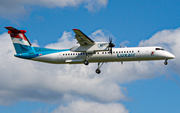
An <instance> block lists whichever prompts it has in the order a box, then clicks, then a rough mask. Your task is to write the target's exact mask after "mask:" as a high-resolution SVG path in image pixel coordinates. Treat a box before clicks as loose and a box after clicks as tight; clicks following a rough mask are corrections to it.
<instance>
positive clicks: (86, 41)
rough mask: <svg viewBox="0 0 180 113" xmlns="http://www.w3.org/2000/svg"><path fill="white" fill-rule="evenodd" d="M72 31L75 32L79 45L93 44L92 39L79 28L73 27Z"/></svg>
mask: <svg viewBox="0 0 180 113" xmlns="http://www.w3.org/2000/svg"><path fill="white" fill-rule="evenodd" d="M73 31H74V32H75V33H76V35H75V37H76V39H77V41H78V42H79V44H80V45H81V46H84V45H93V44H95V42H94V41H93V40H92V39H90V38H89V37H88V36H86V35H85V34H84V33H83V32H81V31H80V30H79V29H73Z"/></svg>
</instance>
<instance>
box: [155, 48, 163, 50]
mask: <svg viewBox="0 0 180 113" xmlns="http://www.w3.org/2000/svg"><path fill="white" fill-rule="evenodd" d="M156 50H163V51H164V49H163V48H156Z"/></svg>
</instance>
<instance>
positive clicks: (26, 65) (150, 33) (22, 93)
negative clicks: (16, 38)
mask: <svg viewBox="0 0 180 113" xmlns="http://www.w3.org/2000/svg"><path fill="white" fill-rule="evenodd" d="M179 4H180V1H178V0H171V1H168V0H158V1H157V0H151V1H144V0H139V1H136V0H129V1H122V0H118V1H115V0H114V1H112V0H111V1H110V0H84V1H83V0H79V1H77V0H54V1H53V2H48V1H46V0H40V1H38V2H37V1H36V0H26V1H22V0H17V1H13V2H12V1H11V2H9V1H8V0H6V1H5V0H2V1H0V25H1V27H0V31H1V32H0V39H1V41H0V47H1V49H0V51H1V53H0V54H1V56H2V57H1V59H0V63H1V64H2V65H1V66H0V79H1V80H0V83H1V86H0V111H1V112H6V113H7V112H29V113H31V112H35V113H39V112H40V113H41V112H43V113H44V112H63V113H64V112H66V113H68V112H69V113H72V111H73V112H75V113H76V112H77V111H78V110H79V111H81V112H84V111H83V110H85V111H87V110H88V111H89V112H104V113H105V112H107V113H108V110H111V112H113V110H114V112H117V111H118V112H123V113H128V112H133V113H144V112H146V113H152V112H154V113H159V112H163V113H169V112H173V113H178V112H179V110H180V108H179V105H180V102H179V101H180V97H179V94H180V78H179V75H180V71H179V69H178V67H179V66H180V64H179V63H178V62H179V61H180V55H178V53H179V52H180V49H179V47H180V46H179V45H180V39H179V36H180V28H179V26H180V21H179V20H180V13H179V12H180V8H179ZM5 26H13V27H15V28H17V29H24V30H27V33H26V36H27V37H28V38H29V40H30V41H31V42H32V43H33V44H34V45H38V46H42V47H53V48H64V47H65V48H68V47H69V48H70V47H72V46H73V44H74V43H76V40H75V39H74V33H73V31H72V29H73V28H78V29H80V30H82V31H83V32H84V33H85V34H87V35H88V36H90V37H91V38H93V40H95V41H96V40H103V41H106V40H108V38H109V36H112V37H113V42H114V43H115V44H116V47H119V46H120V43H122V42H125V41H128V42H129V43H125V46H127V47H131V46H132V47H133V46H152V45H153V46H162V47H164V48H165V49H166V50H168V51H170V52H171V53H173V54H174V55H175V56H176V58H175V59H173V60H169V61H168V63H169V64H168V65H167V66H164V64H163V62H164V61H153V62H140V63H139V62H128V63H124V65H121V64H120V63H108V64H105V65H103V67H102V71H103V73H102V74H100V75H98V76H97V75H96V74H95V73H94V69H95V68H96V67H97V64H91V65H89V66H88V67H85V66H84V65H52V64H44V63H39V62H31V61H25V60H21V59H17V58H14V57H13V55H14V53H15V52H14V48H13V46H12V43H11V40H10V37H9V36H8V34H7V33H6V32H7V30H6V29H4V27H5ZM5 59H6V60H5ZM81 108H84V109H81ZM102 109H103V110H105V111H103V110H102ZM93 110H94V111H93Z"/></svg>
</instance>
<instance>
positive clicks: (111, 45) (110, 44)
mask: <svg viewBox="0 0 180 113" xmlns="http://www.w3.org/2000/svg"><path fill="white" fill-rule="evenodd" d="M114 46H115V44H113V43H112V38H111V37H109V52H110V53H111V55H112V47H114Z"/></svg>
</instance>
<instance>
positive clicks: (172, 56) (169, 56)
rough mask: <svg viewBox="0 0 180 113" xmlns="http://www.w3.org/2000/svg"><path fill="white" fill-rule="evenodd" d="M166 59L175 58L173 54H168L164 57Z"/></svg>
mask: <svg viewBox="0 0 180 113" xmlns="http://www.w3.org/2000/svg"><path fill="white" fill-rule="evenodd" d="M166 57H167V58H168V59H174V58H175V56H174V55H173V54H171V53H168V54H167V55H166Z"/></svg>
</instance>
